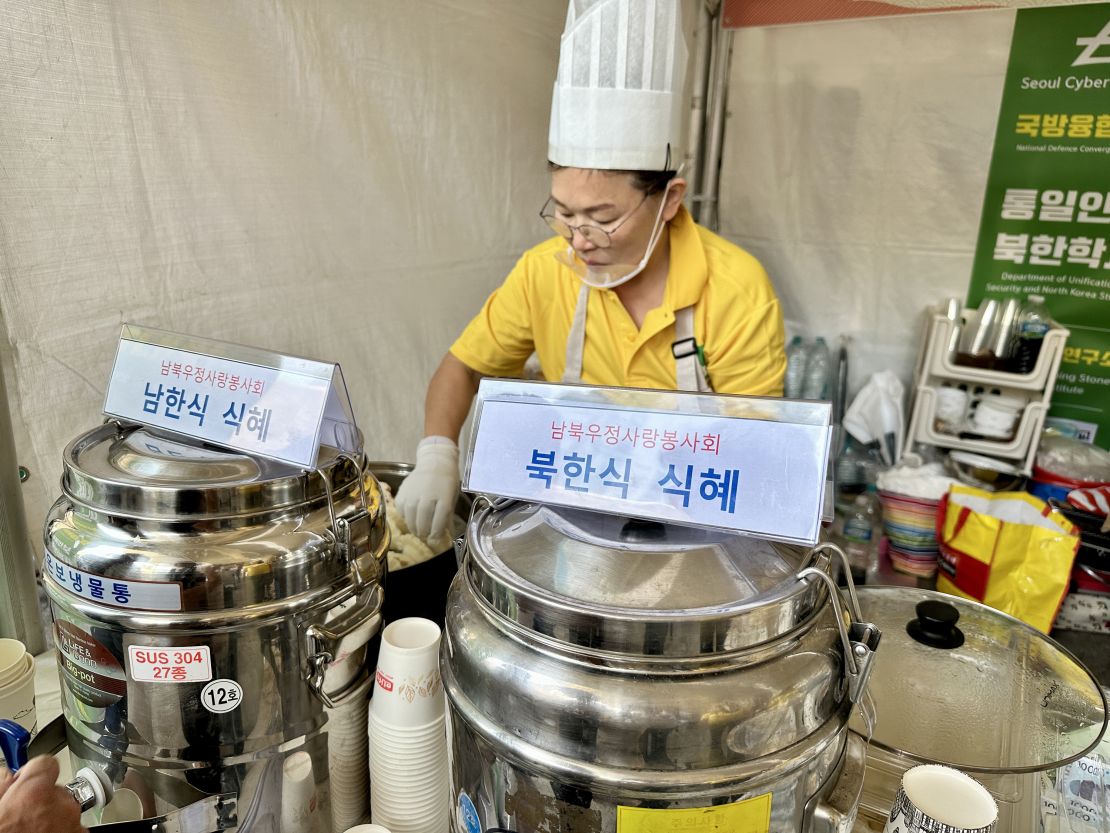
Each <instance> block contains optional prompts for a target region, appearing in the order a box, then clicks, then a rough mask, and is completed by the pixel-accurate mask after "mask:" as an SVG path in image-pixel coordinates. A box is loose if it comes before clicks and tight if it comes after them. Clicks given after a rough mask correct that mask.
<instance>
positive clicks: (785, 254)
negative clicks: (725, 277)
mask: <svg viewBox="0 0 1110 833" xmlns="http://www.w3.org/2000/svg"><path fill="white" fill-rule="evenodd" d="M1013 20H1014V12H1012V11H1008V10H1001V11H989V12H977V13H975V14H966V15H959V14H942V15H929V16H911V17H893V18H884V19H868V20H857V21H846V22H842V23H837V24H835V25H821V26H797V27H782V28H769V29H742V30H739V31H738V32H736V34H735V41H734V48H733V63H732V71H731V75H730V78H729V113H730V118H729V121H728V123H727V126H726V132H725V145H724V153H723V159H722V164H721V168H722V171H723V174H722V181H721V206H720V208H721V233H722V234H723V235H724V236H726V237H728V238H729V239H731V240H733V241H735V242H737V243H739V244H740V245H742V246H744V247H746V248H748V249H749V250H750V251H752V252H753V253H754V254H755V255H756V256H757V257H759V258H760V259H761V260H762V261H763V264H764V265H765V266H766V267H767V270H768V272H769V273H770V275H771V278H772V280H773V281H774V283H775V287H776V289H777V290H778V293H779V295H780V297H781V299H782V303H783V313H784V315H785V317H786V322H787V334H788V335H791V334H793V333H802V334H805V335H807V336H809V337H812V336H814V335H824V336H825V337H826V338H827V339H829V343H830V345H831V346H832V348H833V349H834V350H835V349H836V347H837V344H838V342H839V337H840V335H842V334H849V335H851V336H852V339H853V341H852V346H851V348H850V362H851V365H850V366H851V371H852V372H851V378H850V382H849V387H850V388H851V389H852V390H856V389H858V388H859V387H860V386H861V384H862V382H863V381H864V380H865V378H866V377H867V375H869V374H870V373H872V372H874V371H876V370H880V369H883V368H887V367H889V368H891V369H893V370H895V371H896V372H898V373H899V374H901V375H902V377H903V379H904V381H906V382H907V383H908V382H909V376H910V374H911V372H912V370H913V362H914V356H915V353H916V351H917V347H918V341H919V340H920V338H921V327H922V326H923V320H924V319H923V316H922V311H923V309H924V308H925V307H926V306H927V305H930V304H934V303H937V302H938V301H940V300H942V299H944V298H945V297H949V296H956V297H960V298H963V297H964V296H965V295H966V292H967V286H968V281H969V278H970V275H971V265H972V256H973V254H974V249H975V243H976V238H977V235H978V230H979V215H980V211H981V208H982V202H983V192H984V189H985V187H986V179H987V169H988V167H989V165H990V159H991V152H992V147H993V143H994V133H995V125H996V120H997V114H998V105H999V101H1000V99H1001V94H1002V83H1003V80H1004V76H1005V72H1006V64H1007V59H1008V56H1009V47H1010V36H1011V34H1012V31H1013ZM907 389H908V388H907Z"/></svg>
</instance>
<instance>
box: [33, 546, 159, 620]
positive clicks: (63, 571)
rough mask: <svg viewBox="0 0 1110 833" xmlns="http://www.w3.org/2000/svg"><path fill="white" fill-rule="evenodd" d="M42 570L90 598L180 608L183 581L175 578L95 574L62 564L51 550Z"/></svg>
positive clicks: (123, 604)
mask: <svg viewBox="0 0 1110 833" xmlns="http://www.w3.org/2000/svg"><path fill="white" fill-rule="evenodd" d="M42 570H43V573H44V574H46V575H49V576H50V577H51V578H52V579H53V580H54V581H55V582H57V583H58V584H60V585H61V586H62V587H63V588H65V589H66V590H68V591H69V592H71V593H73V594H75V595H77V596H80V597H81V598H83V599H88V600H89V601H90V602H97V603H99V604H106V605H111V606H112V607H123V608H129V609H132V610H181V585H180V584H177V583H176V582H172V581H126V580H124V579H118V578H109V577H107V576H98V575H93V574H92V573H86V572H85V571H84V570H78V569H76V568H75V567H70V566H69V565H68V564H63V563H62V562H61V561H59V560H58V559H56V558H55V557H54V556H53V555H51V554H50V553H49V552H48V553H46V554H45V555H43V557H42Z"/></svg>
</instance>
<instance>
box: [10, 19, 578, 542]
mask: <svg viewBox="0 0 1110 833" xmlns="http://www.w3.org/2000/svg"><path fill="white" fill-rule="evenodd" d="M565 13H566V6H565V3H563V2H562V0H327V2H303V1H302V0H264V1H263V2H258V0H230V1H229V0H220V2H215V0H189V1H188V2H184V1H183V0H180V1H179V2H169V1H168V0H166V1H165V2H153V0H133V1H132V0H123V1H122V2H117V0H82V2H65V0H0V314H2V322H3V332H2V333H0V338H2V340H3V352H4V354H5V357H6V367H5V369H6V372H7V380H8V390H9V394H10V400H11V401H10V407H11V410H12V416H13V421H14V423H15V425H16V448H17V449H18V453H17V456H18V458H19V459H18V462H19V463H22V464H23V465H25V466H27V467H28V468H29V469H30V470H31V473H32V475H31V480H29V481H28V482H27V483H26V484H25V485H24V487H23V495H24V499H25V503H26V512H27V518H28V526H29V528H30V530H31V535H32V537H33V538H35V539H36V541H35V543H36V546H39V543H38V540H37V539H38V538H39V530H41V528H42V523H43V518H44V516H45V513H46V511H47V508H48V507H49V505H50V503H51V502H52V501H53V500H54V499H55V498H56V497H57V495H58V494H59V490H58V477H59V475H60V472H61V454H62V449H63V448H64V446H65V445H66V443H67V442H68V441H69V440H71V439H72V438H74V437H75V436H76V435H77V434H78V433H80V432H82V431H84V430H85V429H88V428H91V427H93V426H95V425H97V424H98V423H99V422H100V419H101V416H100V409H101V405H102V403H103V397H104V391H105V387H106V384H107V379H108V375H109V371H110V369H111V362H112V358H113V355H114V351H115V345H116V340H117V338H118V335H119V328H120V324H121V323H122V322H124V321H127V322H135V323H142V324H147V325H150V326H154V327H160V328H164V329H170V330H177V331H181V332H187V333H193V334H196V335H200V336H208V337H213V338H220V339H225V340H231V341H238V342H242V343H246V344H253V345H258V346H263V347H267V348H270V349H273V350H277V351H281V352H285V353H290V354H295V355H304V356H309V357H312V358H316V359H322V360H326V361H336V362H339V363H340V364H341V365H342V367H343V370H344V374H345V376H346V379H347V383H348V385H349V387H350V389H351V395H352V400H353V403H354V407H355V413H356V415H357V418H358V420H359V422H360V425H361V426H362V428H363V430H364V432H365V433H366V437H367V450H368V453H369V454H370V455H371V456H372V457H376V458H380V459H394V460H396V459H411V456H412V451H413V447H414V446H415V443H416V442H417V440H418V439H419V437H420V434H421V427H422V426H421V423H422V411H423V395H424V386H425V383H426V382H427V379H428V378H429V376H430V375H431V373H432V371H433V370H434V368H435V365H436V364H437V362H438V360H439V358H440V356H441V355H442V354H443V352H444V351H445V350H446V349H447V347H448V345H449V344H450V342H451V341H452V339H453V338H454V336H455V335H457V333H458V332H459V331H460V330H461V329H462V327H463V326H464V325H465V324H466V322H467V321H468V320H469V318H470V316H472V315H473V314H474V313H476V312H477V310H478V308H479V306H480V304H481V302H482V300H483V299H484V297H485V295H486V294H487V293H488V292H489V291H490V290H491V289H493V287H494V286H496V285H497V284H498V283H499V282H500V281H501V280H502V279H503V277H504V275H505V274H506V272H507V271H508V270H509V269H510V268H511V266H512V264H513V263H514V262H515V259H516V257H517V256H518V255H519V253H520V252H521V251H522V250H523V249H524V248H526V247H527V246H529V245H531V244H533V243H535V242H538V241H539V240H540V239H542V237H543V236H545V228H544V227H543V225H542V222H541V221H540V220H539V219H538V218H537V217H536V212H537V211H538V210H539V207H540V205H541V204H542V202H543V199H544V196H545V195H546V192H547V187H548V186H547V171H546V167H545V159H546V151H547V122H548V110H549V106H550V100H551V83H552V79H553V78H554V76H555V68H556V63H557V59H558V44H559V34H560V32H561V31H562V26H563V21H564V17H565ZM8 462H9V461H5V465H7V464H8Z"/></svg>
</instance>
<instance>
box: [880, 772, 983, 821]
mask: <svg viewBox="0 0 1110 833" xmlns="http://www.w3.org/2000/svg"><path fill="white" fill-rule="evenodd" d="M997 824H998V805H997V804H996V803H995V801H994V797H993V796H992V795H991V794H990V793H989V792H988V791H987V788H986V787H984V786H983V785H982V784H980V783H979V782H978V781H976V780H975V779H974V778H972V777H971V776H970V775H967V774H966V773H964V772H960V770H958V769H952V768H951V767H947V766H940V765H939V764H924V765H922V766H915V767H913V768H912V769H908V770H906V772H905V774H904V775H903V776H902V786H901V788H900V789H899V790H898V795H897V797H895V799H894V806H892V807H891V808H890V815H888V816H887V821H886V826H885V827H884V828H883V833H995V827H996V825H997Z"/></svg>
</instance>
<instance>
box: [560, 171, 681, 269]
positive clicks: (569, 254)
mask: <svg viewBox="0 0 1110 833" xmlns="http://www.w3.org/2000/svg"><path fill="white" fill-rule="evenodd" d="M667 190H668V191H669V190H670V188H669V187H668V189H667ZM666 204H667V192H666V191H664V192H663V200H662V201H661V202H660V204H659V212H658V213H657V214H656V215H655V225H653V226H652V229H651V238H650V239H649V240H648V245H647V250H646V251H645V252H644V256H643V257H642V258H641V259H640V262H639V263H610V264H608V265H606V266H589V265H587V264H586V263H585V262H584V261H583V260H582V259H581V258H580V257H578V255H577V254H576V253H575V251H574V247H573V246H567V247H566V248H565V249H563V250H562V251H560V252H556V253H555V259H556V260H557V261H559V262H560V263H561V264H563V265H564V266H566V267H567V268H568V269H570V271H571V272H573V273H574V274H575V276H576V277H577V278H578V280H580V281H582V283H584V284H586V286H589V287H592V288H594V289H615V288H616V287H618V286H621V285H623V284H626V283H628V282H629V281H630V280H632V279H633V278H634V277H636V276H637V275H639V274H640V273H641V272H643V271H644V269H645V268H646V267H647V265H648V261H649V260H651V255H652V253H653V252H654V251H655V247H656V245H658V243H659V238H661V237H662V236H663V232H664V231H665V230H666V223H664V222H663V208H664V207H665V206H666Z"/></svg>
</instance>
